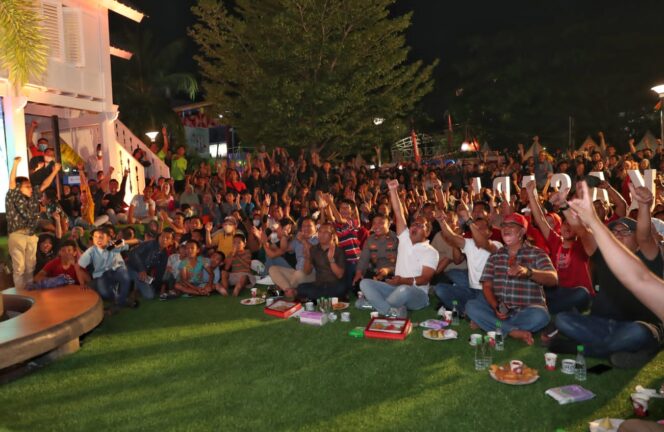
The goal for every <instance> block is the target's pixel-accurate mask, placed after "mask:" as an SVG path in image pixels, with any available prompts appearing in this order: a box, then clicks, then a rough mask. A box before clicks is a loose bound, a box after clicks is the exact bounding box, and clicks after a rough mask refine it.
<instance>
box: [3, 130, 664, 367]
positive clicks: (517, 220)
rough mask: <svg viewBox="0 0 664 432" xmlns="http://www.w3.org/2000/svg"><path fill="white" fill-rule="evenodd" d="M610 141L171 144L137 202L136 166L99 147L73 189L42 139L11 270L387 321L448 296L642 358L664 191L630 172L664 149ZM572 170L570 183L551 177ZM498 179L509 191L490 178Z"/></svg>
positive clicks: (590, 349) (657, 315)
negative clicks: (428, 157) (395, 147)
mask: <svg viewBox="0 0 664 432" xmlns="http://www.w3.org/2000/svg"><path fill="white" fill-rule="evenodd" d="M600 142H601V145H598V146H597V147H595V148H592V149H585V150H584V151H577V152H573V153H571V152H569V153H559V154H557V155H555V156H553V155H551V154H549V153H547V152H545V151H543V150H542V151H540V152H539V153H538V154H535V155H532V156H531V155H528V154H526V153H525V151H524V147H523V146H521V145H519V146H518V149H519V150H518V152H516V153H514V154H509V153H504V154H501V155H500V157H492V158H488V157H487V155H486V154H482V153H480V154H478V155H477V156H478V158H476V159H475V161H474V162H473V163H463V161H462V160H459V161H457V162H456V163H455V162H454V161H447V162H445V163H441V162H442V159H441V160H436V161H432V162H431V163H414V162H403V163H400V164H391V165H383V166H378V167H373V166H370V165H368V164H367V163H365V162H364V161H363V160H362V159H361V158H360V157H359V156H358V157H353V158H349V159H347V160H345V161H342V162H337V163H333V162H332V161H330V160H326V159H324V158H322V157H321V155H320V154H319V153H318V152H315V151H314V152H304V151H300V152H299V154H297V155H294V154H291V153H289V152H288V151H286V150H285V149H284V148H280V147H276V148H275V149H274V150H273V151H272V152H270V153H268V152H266V151H265V150H264V149H261V151H258V152H256V153H254V154H247V155H246V160H245V161H244V162H245V163H243V164H242V166H240V165H237V164H236V163H235V162H233V161H230V160H229V161H227V160H225V159H223V160H212V161H206V162H203V163H201V164H200V165H199V166H190V165H189V164H188V163H187V158H186V151H185V150H186V149H185V148H184V147H179V148H177V149H176V150H175V151H174V152H173V154H172V155H171V152H170V149H169V148H168V144H167V143H166V145H165V146H164V147H162V148H160V147H159V146H157V145H155V146H154V148H153V151H155V152H158V154H159V156H160V158H162V159H165V160H167V161H169V162H170V166H171V170H172V171H171V172H172V177H171V178H155V179H146V186H145V188H144V190H143V191H141V193H140V194H137V195H135V196H134V197H133V198H132V199H131V201H130V202H129V204H126V203H125V201H124V197H125V192H126V191H125V187H126V183H127V181H126V180H127V175H128V173H127V172H124V173H122V176H121V177H119V178H118V177H116V176H115V172H114V171H113V169H112V168H110V169H109V170H107V171H106V172H104V170H103V164H101V163H99V162H98V163H95V161H94V160H91V161H88V164H87V166H86V164H80V165H79V166H78V171H79V173H80V184H79V185H73V186H66V185H65V186H63V187H62V189H61V193H60V196H59V197H58V195H57V193H56V192H55V190H56V189H55V188H54V183H55V182H54V180H55V179H56V178H57V173H58V171H59V169H60V165H59V164H57V163H55V162H54V160H53V158H52V157H49V159H46V157H45V156H46V155H48V154H49V153H51V155H52V152H53V151H52V149H51V148H49V145H48V141H46V140H44V139H40V140H39V141H38V144H39V145H38V146H35V145H32V144H31V146H30V151H31V153H30V161H29V167H30V177H29V178H28V177H17V176H16V169H17V166H18V164H19V163H20V161H21V160H22V158H21V157H17V158H16V159H15V160H14V166H13V168H12V171H11V178H10V185H9V186H10V190H9V192H8V194H7V199H6V201H7V219H8V231H9V246H8V247H9V253H10V256H11V258H12V265H13V275H14V283H15V285H16V287H17V288H25V289H44V288H51V287H56V286H63V285H78V286H81V287H82V288H84V289H94V290H96V291H97V292H98V293H99V295H100V296H101V297H103V298H104V299H105V300H106V301H107V302H108V305H109V310H110V311H111V313H113V312H115V311H117V310H118V309H121V308H123V307H135V306H137V305H138V301H139V298H140V297H142V298H145V299H152V298H154V297H158V298H159V299H164V300H170V299H176V298H178V297H181V296H209V295H213V294H214V295H217V294H218V295H222V296H239V295H241V294H242V292H243V290H246V289H247V288H249V287H252V286H253V285H254V284H255V283H256V279H257V278H259V279H263V281H265V280H269V283H271V284H273V285H274V286H275V287H276V288H277V289H278V290H279V291H281V292H282V293H283V295H284V296H285V297H288V298H295V299H299V300H316V299H318V298H319V297H340V298H345V299H348V300H350V299H351V298H354V297H355V295H356V294H357V292H358V291H361V292H362V293H363V296H359V297H361V298H360V299H359V300H358V301H357V303H356V306H357V307H358V308H366V309H374V310H376V311H378V312H379V313H380V314H382V315H384V316H393V317H406V316H407V315H408V311H409V310H418V309H422V308H426V307H429V306H430V304H432V303H433V304H432V306H433V307H434V308H436V309H439V308H442V309H453V308H457V310H459V311H460V312H461V314H462V316H465V317H466V318H467V319H468V320H469V322H470V324H471V326H474V327H479V328H482V329H483V330H485V331H491V330H495V329H496V327H497V326H500V327H501V328H502V330H503V332H504V333H505V334H506V335H509V336H510V337H512V338H515V339H517V340H520V341H523V342H524V343H526V344H529V345H530V344H533V343H535V339H536V337H537V338H539V342H540V343H541V344H544V345H546V346H548V347H549V349H550V350H552V351H555V352H563V353H564V352H575V350H576V346H577V345H578V344H583V345H584V346H585V351H586V353H587V354H588V355H590V356H595V357H600V358H608V359H610V361H611V363H612V364H613V365H614V366H616V367H640V366H642V365H643V364H645V363H646V362H647V361H649V360H650V359H652V358H653V357H654V356H655V355H656V354H657V352H658V351H659V349H660V346H661V344H662V341H663V340H664V326H663V325H662V317H663V315H664V306H663V305H662V304H661V303H662V300H660V298H662V297H661V296H660V297H657V296H655V295H652V293H651V292H650V291H649V290H646V289H644V288H643V286H644V285H647V284H646V283H644V282H643V281H644V280H645V278H648V277H651V276H646V275H655V276H652V278H651V279H648V283H649V284H651V285H652V286H660V285H657V284H661V281H660V279H659V277H661V276H662V274H663V271H664V261H663V259H662V243H661V238H662V237H661V235H662V234H664V222H663V220H664V187H663V186H662V182H661V181H660V180H659V178H658V179H657V180H656V182H655V183H656V188H655V189H654V190H651V188H648V187H645V186H643V185H639V184H634V183H633V181H632V180H631V178H630V176H629V175H628V172H629V171H630V170H635V171H640V172H644V170H647V169H649V168H650V167H657V168H660V167H662V166H664V156H663V154H664V152H663V151H662V147H661V146H659V147H658V148H657V149H654V150H651V149H644V150H637V149H636V148H634V143H633V142H632V141H630V142H629V143H628V146H629V151H628V152H626V153H622V154H621V153H619V152H618V151H617V149H616V147H614V146H611V145H607V144H606V143H605V142H604V137H603V135H601V136H600ZM100 150H101V149H100ZM376 151H377V152H378V154H377V155H376V156H377V157H378V158H380V150H379V149H377V150H376ZM95 156H96V155H95ZM97 157H98V161H101V160H102V158H101V156H97ZM591 172H593V173H602V175H603V180H593V181H590V180H589V179H590V177H592V176H590V177H589V174H590V173H591ZM557 173H563V174H567V175H568V176H569V178H570V179H571V185H572V187H571V190H570V188H566V187H561V188H560V189H557V188H555V187H554V186H556V185H554V184H552V182H551V179H552V177H553V175H554V174H557ZM593 175H594V174H593ZM529 176H532V177H529ZM499 177H507V178H508V179H509V180H508V183H509V189H510V191H511V193H507V191H506V190H505V188H502V190H501V191H500V192H499V191H495V190H494V189H493V188H492V187H491V185H492V184H493V180H494V179H495V178H499ZM476 178H479V179H480V181H479V184H480V185H481V186H479V187H477V186H476V185H477V184H478V182H477V181H476V180H473V179H476ZM524 178H525V179H526V180H525V181H524ZM528 179H531V180H528ZM588 184H590V186H594V187H596V189H595V190H593V189H589V186H588ZM487 186H488V187H487ZM593 197H595V198H596V199H593ZM608 251H611V252H610V253H609V252H608ZM616 256H624V257H623V258H621V259H617V258H616ZM625 257H627V258H629V259H630V260H629V261H628V259H627V258H625ZM256 263H260V265H257V264H256ZM628 263H629V265H630V266H629V267H628V266H627V265H628ZM622 266H624V267H622ZM645 268H647V269H648V272H645V271H642V269H645ZM268 277H269V279H267V278H268ZM636 285H638V288H636V290H635V291H632V289H633V286H636ZM652 290H654V292H657V288H652ZM362 297H363V298H362Z"/></svg>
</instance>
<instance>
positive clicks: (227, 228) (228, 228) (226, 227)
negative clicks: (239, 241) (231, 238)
mask: <svg viewBox="0 0 664 432" xmlns="http://www.w3.org/2000/svg"><path fill="white" fill-rule="evenodd" d="M233 229H234V227H233V225H224V232H225V233H226V234H230V233H232V232H233Z"/></svg>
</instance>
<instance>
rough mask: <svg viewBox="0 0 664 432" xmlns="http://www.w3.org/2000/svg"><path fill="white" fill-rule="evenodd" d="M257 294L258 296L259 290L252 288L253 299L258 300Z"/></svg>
mask: <svg viewBox="0 0 664 432" xmlns="http://www.w3.org/2000/svg"><path fill="white" fill-rule="evenodd" d="M257 294H258V288H252V289H251V297H252V298H256V295H257Z"/></svg>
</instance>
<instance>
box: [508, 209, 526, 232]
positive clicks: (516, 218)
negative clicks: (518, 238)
mask: <svg viewBox="0 0 664 432" xmlns="http://www.w3.org/2000/svg"><path fill="white" fill-rule="evenodd" d="M506 224H515V225H519V226H521V227H523V228H524V229H526V230H527V229H528V219H526V217H525V216H524V215H522V214H519V213H512V214H510V215H507V216H505V218H504V219H503V223H502V225H506Z"/></svg>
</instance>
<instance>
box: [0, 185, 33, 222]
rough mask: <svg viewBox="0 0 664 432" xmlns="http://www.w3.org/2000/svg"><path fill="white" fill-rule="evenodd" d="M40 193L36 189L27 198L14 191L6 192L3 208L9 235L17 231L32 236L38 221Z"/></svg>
mask: <svg viewBox="0 0 664 432" xmlns="http://www.w3.org/2000/svg"><path fill="white" fill-rule="evenodd" d="M40 198H41V193H40V192H39V189H38V187H35V190H34V191H33V192H32V196H31V197H27V196H25V195H23V194H22V193H21V191H19V190H18V188H16V189H10V190H8V191H7V195H6V197H5V207H6V209H7V232H8V233H9V234H11V233H13V232H14V231H18V230H23V229H24V230H27V231H28V233H29V234H34V232H35V230H36V229H37V223H38V220H39V199H40Z"/></svg>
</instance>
